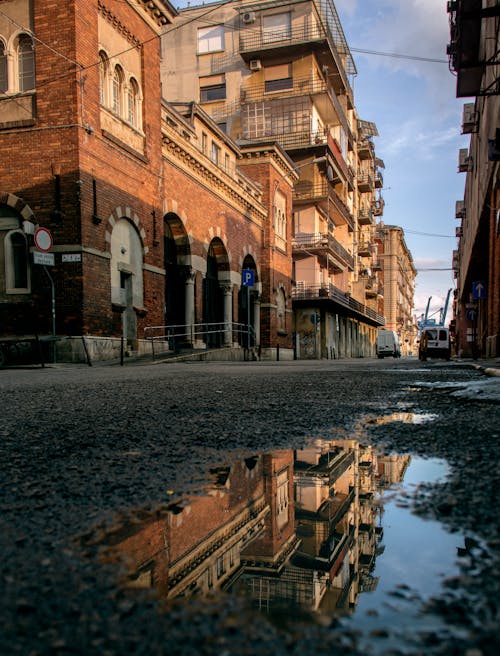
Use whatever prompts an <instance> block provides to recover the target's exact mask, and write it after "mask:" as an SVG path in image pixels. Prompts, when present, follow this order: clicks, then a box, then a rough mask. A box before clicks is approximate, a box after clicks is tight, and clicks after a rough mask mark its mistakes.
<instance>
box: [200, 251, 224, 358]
mask: <svg viewBox="0 0 500 656" xmlns="http://www.w3.org/2000/svg"><path fill="white" fill-rule="evenodd" d="M226 272H227V275H225V274H226ZM228 276H229V261H228V257H227V253H226V249H225V248H224V244H223V243H222V241H221V240H220V239H219V238H216V239H213V240H212V241H211V243H210V246H209V248H208V253H207V272H206V275H205V279H204V280H203V323H204V324H207V335H206V340H205V341H206V344H207V346H210V347H216V346H222V344H223V343H224V333H223V328H224V289H223V287H222V285H221V280H223V279H224V277H228Z"/></svg>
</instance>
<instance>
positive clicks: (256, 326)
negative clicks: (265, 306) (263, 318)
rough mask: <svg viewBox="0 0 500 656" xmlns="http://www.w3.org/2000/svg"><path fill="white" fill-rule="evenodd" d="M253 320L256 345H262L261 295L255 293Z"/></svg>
mask: <svg viewBox="0 0 500 656" xmlns="http://www.w3.org/2000/svg"><path fill="white" fill-rule="evenodd" d="M253 320H254V326H253V327H254V330H255V347H256V348H258V347H259V346H260V295H258V294H255V296H254V301H253Z"/></svg>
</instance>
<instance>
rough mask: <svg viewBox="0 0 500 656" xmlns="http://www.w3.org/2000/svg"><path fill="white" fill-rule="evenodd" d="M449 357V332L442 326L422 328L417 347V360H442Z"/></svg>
mask: <svg viewBox="0 0 500 656" xmlns="http://www.w3.org/2000/svg"><path fill="white" fill-rule="evenodd" d="M450 356H451V344H450V331H449V330H448V328H445V327H444V326H435V327H432V328H424V330H422V334H421V335H420V343H419V345H418V359H419V360H422V361H424V360H427V358H444V359H445V360H449V359H450Z"/></svg>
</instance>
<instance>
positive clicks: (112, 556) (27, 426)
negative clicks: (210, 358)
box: [0, 360, 500, 656]
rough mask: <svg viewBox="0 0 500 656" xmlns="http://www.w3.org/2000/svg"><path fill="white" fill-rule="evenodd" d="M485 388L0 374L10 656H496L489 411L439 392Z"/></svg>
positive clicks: (379, 375) (198, 375)
mask: <svg viewBox="0 0 500 656" xmlns="http://www.w3.org/2000/svg"><path fill="white" fill-rule="evenodd" d="M485 379H486V376H485V375H484V374H483V372H482V371H480V370H476V369H474V368H472V367H470V366H462V365H460V364H456V363H439V362H435V363H434V362H432V363H426V364H425V365H422V364H421V363H418V362H416V361H415V360H401V361H398V362H397V363H392V362H391V363H390V362H385V361H384V362H379V361H374V360H373V361H372V360H366V361H335V362H322V363H321V362H318V363H316V362H313V363H299V362H291V363H241V364H237V363H228V364H215V363H213V364H208V363H199V364H194V363H185V364H180V363H179V364H173V365H168V366H161V365H159V366H142V367H130V368H127V367H125V368H95V369H91V368H78V367H60V368H58V367H53V368H45V369H43V370H42V369H39V370H36V371H33V370H31V371H29V370H17V371H3V372H0V392H1V394H2V415H3V418H2V423H1V427H0V434H1V437H2V442H1V447H0V448H1V457H2V462H4V463H7V466H4V467H3V468H2V490H3V494H2V502H1V503H2V507H1V519H0V522H1V531H0V542H1V546H2V553H3V558H2V562H1V563H0V574H1V577H2V581H3V588H4V593H3V594H2V599H1V608H0V612H1V616H2V618H3V629H2V635H1V636H0V644H1V645H2V652H3V653H9V654H10V653H12V654H16V653H18V654H33V656H34V655H35V654H59V653H61V654H65V653H68V654H69V653H77V654H124V653H134V654H142V653H144V654H146V653H148V654H167V653H168V654H197V653H199V654H219V655H221V654H256V653H259V654H299V653H300V654H322V653H330V654H331V653H346V654H349V653H353V654H354V653H362V654H367V653H387V654H389V653H401V654H403V653H411V654H419V653H424V652H425V653H435V654H466V655H467V656H480V655H481V654H489V653H491V654H492V653H493V652H494V651H495V653H496V641H497V639H498V593H499V591H500V590H499V578H498V573H499V562H500V561H499V555H500V554H499V551H500V539H499V531H498V529H499V522H498V512H497V507H498V501H499V498H498V489H499V487H498V483H499V481H498V477H499V476H498V467H497V464H498V437H499V435H498V432H499V428H498V426H499V423H500V422H499V421H498V418H499V412H498V402H497V401H496V400H495V394H494V390H493V392H492V391H491V390H490V391H489V392H488V394H484V393H481V394H478V393H477V391H476V392H474V393H473V394H472V396H471V395H469V396H468V397H467V396H466V397H463V398H460V399H457V398H454V397H452V396H451V394H452V393H454V392H456V391H457V390H458V389H460V390H462V391H463V390H465V389H467V388H469V389H474V388H476V390H477V388H478V386H480V385H481V384H482V382H483V381H485ZM496 382H497V385H500V380H499V379H498V378H497V379H496ZM207 486H208V488H207Z"/></svg>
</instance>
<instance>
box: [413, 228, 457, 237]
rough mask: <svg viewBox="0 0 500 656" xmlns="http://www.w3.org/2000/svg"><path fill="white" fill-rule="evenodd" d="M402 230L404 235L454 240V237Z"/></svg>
mask: <svg viewBox="0 0 500 656" xmlns="http://www.w3.org/2000/svg"><path fill="white" fill-rule="evenodd" d="M402 229H403V230H404V231H405V234H406V233H408V234H410V235H420V236H421V237H444V238H445V239H456V236H455V235H437V234H436V233H434V232H418V230H408V229H407V228H403V227H402Z"/></svg>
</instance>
